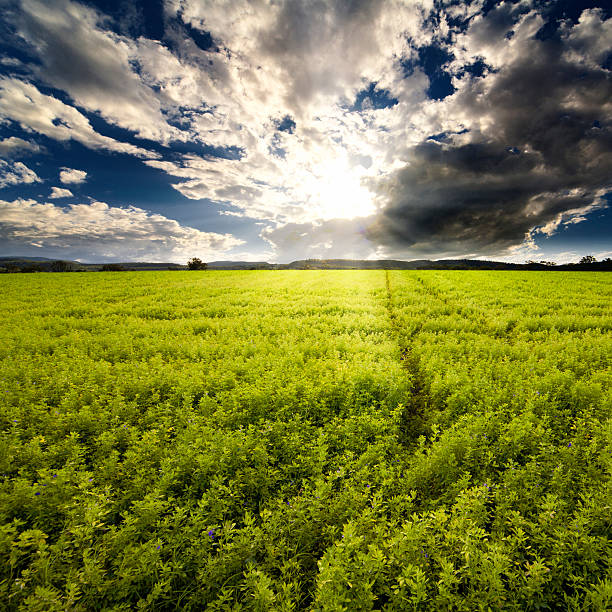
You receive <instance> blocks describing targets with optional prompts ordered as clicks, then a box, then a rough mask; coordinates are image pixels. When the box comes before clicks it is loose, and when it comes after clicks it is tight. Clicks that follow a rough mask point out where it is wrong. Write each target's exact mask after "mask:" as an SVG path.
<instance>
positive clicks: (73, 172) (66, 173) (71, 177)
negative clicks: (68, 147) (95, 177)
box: [59, 168, 87, 185]
mask: <svg viewBox="0 0 612 612" xmlns="http://www.w3.org/2000/svg"><path fill="white" fill-rule="evenodd" d="M59 179H60V181H61V182H62V183H64V185H80V184H81V183H83V182H85V181H86V180H87V172H85V170H77V169H76V168H62V169H61V170H60V173H59Z"/></svg>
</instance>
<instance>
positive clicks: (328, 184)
mask: <svg viewBox="0 0 612 612" xmlns="http://www.w3.org/2000/svg"><path fill="white" fill-rule="evenodd" d="M362 177H363V175H362V174H361V173H360V172H359V171H358V170H356V169H353V168H350V167H349V166H348V164H346V163H345V162H343V161H342V160H336V161H333V162H330V163H329V164H326V165H325V166H324V167H319V168H317V172H316V173H315V174H312V175H311V176H310V177H309V179H308V181H307V182H306V184H305V185H304V188H305V191H306V192H307V194H308V198H309V201H310V202H311V203H312V204H314V207H315V211H316V212H317V213H318V216H319V218H320V219H354V218H355V217H365V216H368V215H370V214H372V213H373V212H375V207H374V202H373V195H372V193H371V192H370V191H369V190H368V189H367V188H366V187H364V186H363V185H362V180H361V179H362ZM315 211H313V212H315Z"/></svg>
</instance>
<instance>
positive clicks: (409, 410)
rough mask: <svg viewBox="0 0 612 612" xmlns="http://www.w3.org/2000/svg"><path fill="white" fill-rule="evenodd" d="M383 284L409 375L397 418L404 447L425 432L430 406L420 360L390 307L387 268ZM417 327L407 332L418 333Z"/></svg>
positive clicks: (390, 317)
mask: <svg viewBox="0 0 612 612" xmlns="http://www.w3.org/2000/svg"><path fill="white" fill-rule="evenodd" d="M385 285H386V288H387V311H388V313H389V319H390V320H391V328H392V331H393V334H394V336H395V338H396V341H397V343H398V344H399V348H400V352H401V359H402V365H403V366H404V369H405V370H406V372H407V374H408V377H409V378H410V382H411V386H410V395H408V396H407V397H406V401H405V406H404V410H403V411H402V415H401V418H400V442H401V443H402V444H404V445H405V446H411V445H412V444H414V443H415V442H416V441H417V439H418V437H419V436H420V435H422V434H424V433H426V432H427V430H428V426H427V420H428V419H427V415H428V412H429V408H430V405H431V401H430V396H429V392H428V389H427V385H426V383H425V380H424V378H423V374H422V372H421V369H420V365H419V359H418V357H417V356H416V355H415V354H414V352H413V351H412V350H411V346H410V344H409V343H407V342H406V341H405V340H403V334H401V333H400V329H399V323H398V320H397V316H396V313H395V309H394V307H393V288H392V286H391V278H390V274H389V270H385ZM418 333H419V331H418V328H417V329H415V330H414V331H413V333H412V334H411V335H410V338H412V337H413V336H414V335H415V334H418Z"/></svg>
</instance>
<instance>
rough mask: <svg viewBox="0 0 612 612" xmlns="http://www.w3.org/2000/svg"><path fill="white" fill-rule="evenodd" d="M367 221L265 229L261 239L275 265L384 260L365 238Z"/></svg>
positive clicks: (346, 221) (341, 220)
mask: <svg viewBox="0 0 612 612" xmlns="http://www.w3.org/2000/svg"><path fill="white" fill-rule="evenodd" d="M367 221H368V219H351V220H347V219H330V220H327V221H321V222H311V223H287V224H285V225H280V226H278V227H274V228H272V227H268V228H264V229H263V230H262V232H261V237H262V238H263V239H264V240H266V242H268V243H269V244H270V246H271V247H272V248H273V252H274V254H275V259H276V260H278V261H281V262H283V261H294V260H296V259H374V258H378V257H382V256H384V252H383V251H381V250H380V249H379V248H378V247H377V245H376V244H374V243H372V242H371V241H369V240H368V239H367V238H366V236H365V230H366V227H367Z"/></svg>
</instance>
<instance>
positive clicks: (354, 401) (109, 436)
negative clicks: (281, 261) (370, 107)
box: [0, 270, 612, 611]
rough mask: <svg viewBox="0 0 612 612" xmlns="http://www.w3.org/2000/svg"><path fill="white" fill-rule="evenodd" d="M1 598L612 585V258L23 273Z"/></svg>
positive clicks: (227, 602) (190, 602)
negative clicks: (534, 266)
mask: <svg viewBox="0 0 612 612" xmlns="http://www.w3.org/2000/svg"><path fill="white" fill-rule="evenodd" d="M0 288H1V290H2V303H1V306H0V308H1V310H2V327H1V330H0V337H1V342H0V359H1V373H0V425H1V430H2V435H1V442H0V483H1V484H0V513H1V519H0V523H1V527H0V529H1V531H0V534H1V535H0V572H1V574H0V608H1V609H9V610H12V609H14V610H18V609H23V610H40V611H54V610H58V611H59V610H132V609H143V610H175V609H185V610H202V609H207V610H239V609H247V610H250V609H253V610H262V611H264V610H266V611H267V610H351V611H352V610H370V609H380V610H413V609H414V610H466V611H472V610H498V609H503V610H520V611H522V610H566V609H567V610H584V609H588V610H605V609H610V608H612V563H611V558H612V556H611V552H612V551H611V544H610V541H611V539H610V537H611V535H612V507H611V506H612V494H611V489H610V482H611V481H610V469H611V467H612V427H611V424H612V421H611V420H610V415H611V413H612V372H611V369H610V362H611V359H612V310H611V308H610V305H611V302H612V276H609V275H606V274H605V273H596V272H593V273H589V272H466V271H461V272H447V271H430V272H418V271H406V272H403V271H402V272H395V271H393V272H385V271H383V270H373V271H303V272H300V271H283V272H275V271H270V272H268V271H262V272H140V273H131V272H124V273H121V272H118V273H112V272H111V273H96V274H94V273H88V274H45V275H42V274H40V275H4V276H2V277H0Z"/></svg>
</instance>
